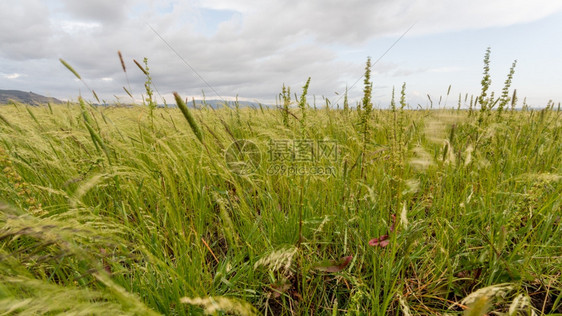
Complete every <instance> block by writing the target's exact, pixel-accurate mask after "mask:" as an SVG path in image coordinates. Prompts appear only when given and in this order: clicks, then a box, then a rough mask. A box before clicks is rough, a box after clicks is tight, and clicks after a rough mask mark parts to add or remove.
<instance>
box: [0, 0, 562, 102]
mask: <svg viewBox="0 0 562 316" xmlns="http://www.w3.org/2000/svg"><path fill="white" fill-rule="evenodd" d="M561 9H562V2H561V1H551V0H535V1H525V0H511V1H508V0H473V1H460V0H433V1H429V0H418V1H409V0H395V1H385V0H348V1H336V0H307V1H302V0H274V1H250V0H236V1H234V0H198V1H179V0H174V1H165V0H124V1H112V0H83V1H76V0H48V1H41V0H18V1H2V2H0V42H1V43H2V45H1V46H0V69H5V71H7V72H10V73H13V74H20V73H33V74H34V76H33V79H32V78H26V79H29V81H28V84H30V85H31V84H36V85H40V86H42V87H45V89H49V91H50V92H51V94H52V95H55V94H60V95H61V97H68V96H71V95H72V94H76V91H78V89H83V87H82V86H81V85H80V84H76V83H74V82H73V81H72V79H73V78H72V74H70V73H69V72H68V71H67V70H66V69H64V67H63V66H62V65H60V63H59V62H58V58H60V57H62V58H64V59H65V60H66V61H67V62H69V63H70V64H71V65H72V66H73V67H74V68H75V69H76V70H77V71H78V72H79V73H80V75H81V76H82V77H83V78H84V80H85V81H86V82H90V81H89V80H91V81H92V82H91V83H92V84H94V83H95V82H102V83H104V84H102V86H101V87H94V86H93V87H92V88H94V89H95V90H96V92H97V93H98V94H104V93H105V94H106V95H108V96H112V95H113V94H118V95H123V94H124V92H123V90H122V85H124V83H126V80H125V75H124V74H123V72H122V70H121V65H120V62H119V59H118V57H117V50H121V52H122V53H123V56H124V57H125V61H126V63H127V67H128V68H127V69H128V76H129V79H130V82H131V85H132V86H133V88H132V89H133V91H134V92H137V93H140V92H141V91H142V90H143V88H142V87H143V82H144V80H145V78H144V76H143V74H142V73H140V71H139V70H138V69H137V68H136V66H135V65H134V64H133V63H132V59H133V58H134V59H136V60H138V61H139V62H141V61H142V59H143V57H145V56H146V57H148V58H149V67H150V71H151V74H152V77H153V80H154V83H155V84H156V85H157V87H158V88H159V90H161V91H160V92H161V93H163V94H167V93H170V92H171V91H176V90H177V91H179V92H181V93H182V94H185V95H199V94H200V93H201V90H202V89H204V90H205V92H206V93H207V95H208V96H210V94H211V93H212V91H210V90H209V88H208V87H207V86H206V85H205V84H204V83H203V82H202V81H201V80H200V79H199V78H198V76H197V75H195V74H194V73H193V72H192V71H191V70H190V69H189V67H186V66H185V65H184V64H183V62H182V61H181V60H180V59H179V58H178V57H177V56H176V55H175V53H174V52H173V51H171V50H170V49H169V48H168V47H167V46H166V44H165V43H163V42H162V41H161V40H160V39H159V37H158V36H157V35H155V34H154V33H153V32H152V31H151V30H150V28H148V27H147V25H146V22H148V23H150V25H151V26H153V27H154V28H155V29H156V30H157V32H158V33H159V35H161V36H162V37H163V38H164V39H165V40H166V41H167V42H168V43H169V44H170V45H172V47H173V48H174V49H175V50H176V51H177V52H178V53H179V54H180V55H181V56H182V57H183V58H184V59H185V60H186V61H187V62H188V63H189V64H190V65H192V66H193V67H194V68H195V69H196V70H197V71H198V72H199V74H200V75H201V76H203V78H205V80H206V81H207V82H209V83H210V84H211V85H212V86H213V87H214V88H215V89H216V90H217V91H219V92H220V93H221V94H223V95H224V96H225V97H226V96H232V95H236V94H239V95H240V96H242V97H249V98H265V99H267V100H271V99H272V98H273V97H274V95H275V94H276V93H277V92H278V91H279V88H280V86H281V85H282V84H283V83H285V84H287V85H290V86H292V87H294V89H295V92H296V90H297V89H300V87H301V86H302V85H303V84H304V82H305V81H306V78H308V76H311V77H312V82H311V90H310V91H311V93H315V94H318V95H331V94H333V91H335V90H337V91H341V90H342V88H343V87H344V86H345V84H346V83H348V84H349V83H350V82H354V81H355V80H356V79H357V77H358V76H360V75H361V73H362V72H363V62H364V58H365V56H362V57H361V60H357V61H356V60H354V59H352V58H348V57H345V58H342V56H348V55H360V53H361V52H363V51H364V49H365V46H364V45H365V43H368V42H369V41H371V40H373V39H374V38H381V37H396V36H398V35H400V34H401V33H402V32H403V31H404V30H405V29H406V28H408V27H409V26H410V25H411V24H412V23H413V22H415V21H417V24H416V26H415V27H414V29H413V30H412V31H411V32H410V33H409V34H408V36H419V35H422V34H435V33H442V32H452V31H458V30H465V29H478V28H486V27H495V26H505V25H511V24H517V23H526V22H530V21H534V20H538V19H541V18H542V17H545V16H548V15H550V14H553V13H554V12H557V11H560V10H561ZM202 10H208V12H207V11H205V12H204V14H203V13H201V12H202ZM213 10H223V11H229V12H230V11H232V12H234V14H232V15H231V16H230V18H229V19H227V20H221V19H222V17H224V16H227V15H223V16H221V19H217V21H216V23H218V24H217V25H210V26H209V25H206V24H205V23H207V24H208V23H210V22H209V21H208V20H206V18H207V17H209V15H212V14H214V13H216V12H214V11H213ZM236 12H237V13H236ZM203 26H209V27H211V28H212V29H213V32H208V28H207V29H206V28H205V27H203ZM365 55H367V53H365ZM385 62H386V60H383V61H382V62H381V63H380V64H378V65H377V68H376V70H375V71H376V72H377V73H378V74H383V75H388V76H391V77H392V76H408V75H411V74H416V73H422V72H428V71H429V72H431V71H433V72H451V71H459V70H460V69H458V68H454V67H448V68H447V67H445V66H439V67H443V68H435V67H433V68H430V67H424V66H420V67H412V66H410V67H407V66H402V65H401V66H400V67H399V66H397V65H396V64H393V63H391V62H386V63H385ZM4 77H5V76H4ZM5 78H6V79H8V78H7V77H5ZM109 78H113V81H109V80H107V79H109ZM100 79H101V81H99V80H100ZM110 82H111V83H112V84H109V83H110ZM1 83H2V82H0V84H1ZM26 90H29V89H28V88H26Z"/></svg>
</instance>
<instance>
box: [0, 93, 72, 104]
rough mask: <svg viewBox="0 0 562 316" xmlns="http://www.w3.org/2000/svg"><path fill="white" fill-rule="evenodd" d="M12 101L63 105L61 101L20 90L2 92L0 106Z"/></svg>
mask: <svg viewBox="0 0 562 316" xmlns="http://www.w3.org/2000/svg"><path fill="white" fill-rule="evenodd" d="M11 100H12V101H16V102H21V103H25V104H45V103H49V102H50V103H63V102H62V101H61V100H59V99H56V98H51V97H46V96H43V95H40V94H36V93H33V92H25V91H20V90H0V104H7V103H9V102H10V101H11Z"/></svg>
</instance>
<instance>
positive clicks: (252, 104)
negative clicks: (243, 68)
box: [168, 100, 270, 109]
mask: <svg viewBox="0 0 562 316" xmlns="http://www.w3.org/2000/svg"><path fill="white" fill-rule="evenodd" d="M188 101H189V102H187V105H188V106H189V107H193V100H188ZM227 102H228V106H229V107H231V108H235V107H236V105H235V102H234V101H227ZM224 103H225V101H223V100H206V101H203V100H195V105H196V107H197V108H202V107H205V105H206V106H208V107H211V108H213V109H219V108H222V107H224ZM238 105H239V106H240V107H241V108H243V107H251V108H257V109H259V108H260V103H258V102H251V101H238ZM168 106H170V104H168ZM173 106H175V103H174V104H173ZM261 106H262V107H263V108H268V107H270V105H267V104H263V103H261Z"/></svg>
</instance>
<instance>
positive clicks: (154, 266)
mask: <svg viewBox="0 0 562 316" xmlns="http://www.w3.org/2000/svg"><path fill="white" fill-rule="evenodd" d="M302 110H303V111H306V116H303V115H302V113H301V112H299V111H300V109H299V108H290V111H291V113H290V115H288V112H287V111H285V110H283V109H281V110H280V109H259V108H258V109H252V108H234V109H227V108H224V109H220V110H212V109H210V108H203V109H198V110H193V109H189V110H187V113H188V115H189V116H191V120H190V121H189V122H188V121H187V120H186V119H185V117H184V115H183V114H185V113H183V114H182V112H181V111H180V110H179V109H178V108H148V107H143V106H136V107H128V108H123V107H94V106H90V105H88V104H85V103H82V105H81V106H79V105H56V106H44V107H31V106H26V105H22V104H12V105H8V106H2V107H0V115H1V116H0V170H1V172H0V200H1V201H2V204H1V206H0V209H1V211H0V258H1V261H0V314H12V313H13V314H22V315H23V314H56V313H61V312H62V313H68V314H74V315H91V314H96V315H99V314H105V315H117V314H130V315H133V314H136V315H151V314H153V315H157V314H167V315H191V314H199V313H203V312H208V313H234V314H236V313H238V314H251V313H254V312H255V313H259V314H267V315H304V314H307V315H312V314H314V315H340V314H349V315H366V314H369V315H385V314H388V315H395V314H405V315H419V314H445V313H449V314H451V315H456V314H462V313H467V314H473V315H479V314H484V313H486V312H489V311H496V312H498V313H499V312H501V313H506V314H510V315H515V314H517V313H523V314H529V315H530V314H532V313H536V314H541V313H562V281H561V273H562V271H561V267H562V229H561V226H560V220H561V214H562V199H561V197H560V196H561V195H562V164H561V161H562V119H561V113H560V112H559V111H557V110H556V109H553V108H552V107H549V108H547V109H545V110H542V111H504V112H503V113H497V112H496V111H483V112H479V111H468V110H460V111H458V110H438V111H426V110H419V111H412V110H405V109H399V108H396V107H394V109H393V110H377V109H367V110H368V111H369V112H368V113H367V114H368V117H367V118H366V119H365V115H366V113H365V109H362V111H357V110H355V109H346V110H335V109H319V110H313V109H311V108H307V107H306V106H303V107H302ZM303 117H305V119H303ZM193 125H195V127H196V129H194V128H193ZM197 129H198V133H199V134H197V133H194V131H196V130H197ZM242 139H245V140H251V141H252V142H253V143H255V144H256V145H257V147H258V148H259V149H260V151H261V153H262V156H261V158H262V159H261V162H260V164H259V166H257V168H255V169H252V170H251V171H252V172H247V173H237V172H234V171H233V169H232V168H231V166H229V165H228V162H227V161H225V152H226V151H227V150H228V147H229V145H230V144H231V143H232V142H234V141H236V140H242ZM302 139H307V140H311V141H313V142H317V141H318V140H324V141H332V142H335V143H336V144H337V146H338V156H337V159H335V160H330V161H328V162H323V163H324V164H325V165H327V166H328V165H329V166H330V167H333V168H334V170H335V174H331V175H320V174H304V175H287V174H272V173H271V172H268V170H271V169H270V168H269V167H270V166H271V165H272V164H274V163H275V161H274V160H273V159H270V158H271V157H270V156H269V155H268V152H269V151H271V148H270V146H271V141H272V140H302ZM291 163H293V162H291ZM375 238H377V239H375ZM471 293H472V294H471Z"/></svg>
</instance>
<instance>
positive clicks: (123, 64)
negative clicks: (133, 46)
mask: <svg viewBox="0 0 562 316" xmlns="http://www.w3.org/2000/svg"><path fill="white" fill-rule="evenodd" d="M117 55H119V60H120V61H121V67H122V68H123V72H127V67H125V61H123V55H121V51H120V50H118V51H117Z"/></svg>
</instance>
